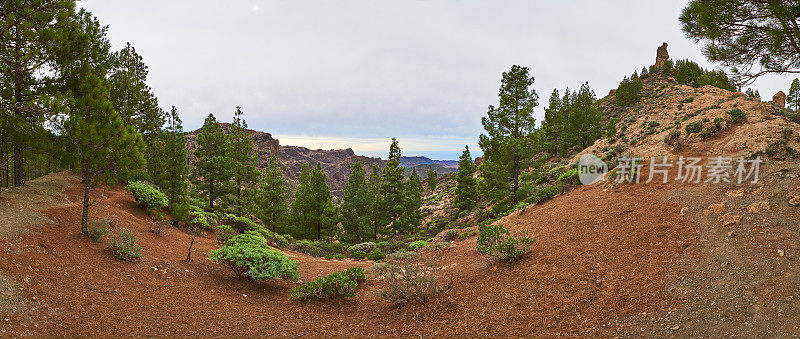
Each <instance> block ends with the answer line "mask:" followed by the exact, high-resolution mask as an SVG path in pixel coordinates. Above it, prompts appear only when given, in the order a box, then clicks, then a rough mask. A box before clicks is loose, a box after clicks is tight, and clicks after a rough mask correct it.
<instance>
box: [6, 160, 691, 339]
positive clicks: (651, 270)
mask: <svg viewBox="0 0 800 339" xmlns="http://www.w3.org/2000/svg"><path fill="white" fill-rule="evenodd" d="M54 177H58V178H61V180H68V179H67V178H69V174H66V173H61V174H54V175H50V176H48V177H45V178H42V179H38V180H37V182H39V181H47V180H53V178H54ZM69 180H72V179H69ZM55 181H59V180H55ZM604 190H605V191H604ZM80 193H81V191H80V189H79V188H78V186H77V185H72V186H71V188H69V189H68V190H67V192H66V196H67V199H69V201H70V203H69V204H67V205H63V204H59V205H53V206H52V207H51V208H49V209H47V210H46V211H45V212H44V215H46V216H47V217H48V218H50V219H51V220H53V223H46V224H43V225H41V227H40V228H37V229H35V230H34V231H32V233H29V234H27V235H25V236H22V237H19V238H18V239H19V241H18V243H17V244H16V245H11V242H10V241H9V240H11V239H6V240H5V243H6V244H7V245H6V248H9V246H11V247H12V248H14V249H15V250H6V251H4V252H3V253H2V254H0V268H1V270H2V274H4V275H6V276H8V277H10V278H11V279H13V280H14V281H15V283H16V284H18V286H19V288H18V292H19V293H20V294H21V295H22V296H23V297H24V300H25V301H26V302H28V303H30V304H31V305H32V306H31V307H30V308H27V309H25V310H20V311H15V312H14V311H12V312H9V311H7V310H2V312H3V313H2V315H1V316H2V320H0V321H3V322H2V323H3V326H2V327H0V331H3V332H2V333H3V334H4V335H13V336H34V337H40V336H53V335H57V336H103V337H104V336H130V335H138V336H165V335H181V336H187V335H203V336H224V335H239V336H245V335H250V336H252V335H264V336H275V337H296V336H313V337H319V336H331V335H339V336H344V335H355V336H380V337H390V336H391V337H395V336H419V335H436V336H453V335H459V334H471V335H490V336H530V335H536V336H553V335H577V336H586V335H589V336H606V335H612V334H620V333H629V332H630V331H631V330H632V327H631V326H630V325H629V324H630V323H631V320H630V319H631V317H635V316H636V315H637V314H640V312H643V311H644V310H647V309H649V308H650V307H653V305H672V304H673V303H676V302H678V301H676V300H675V296H672V295H665V294H664V293H662V291H663V290H665V289H667V288H668V284H669V283H670V280H669V277H670V274H669V272H670V270H671V269H673V268H674V267H675V265H676V264H677V263H679V262H678V260H679V258H682V257H683V256H684V255H685V251H686V248H687V246H690V243H689V242H688V241H689V239H691V231H690V226H689V222H688V220H687V219H684V218H682V217H681V216H680V215H679V211H680V205H679V204H676V203H674V202H671V201H669V200H666V199H665V198H664V195H663V194H662V193H661V190H659V189H655V190H654V189H652V188H651V187H643V186H622V187H617V188H615V189H613V190H606V188H604V187H602V186H592V187H581V188H578V189H575V190H573V191H571V192H567V193H565V194H563V195H561V196H559V197H557V198H555V199H553V200H550V201H548V202H546V203H544V204H541V205H537V206H533V207H531V208H529V210H528V211H526V212H524V213H523V214H521V215H516V216H510V217H508V218H507V219H506V220H504V222H506V223H507V224H508V225H509V227H510V228H511V229H512V230H514V231H523V230H524V231H528V232H530V233H531V235H533V236H534V237H536V238H537V241H538V243H537V244H536V246H535V248H534V250H533V252H532V253H531V254H530V255H528V256H527V257H524V258H523V259H521V260H520V261H517V262H515V263H513V264H502V263H498V262H496V261H492V260H489V259H488V258H485V257H481V256H480V255H478V253H477V252H476V251H475V247H474V246H475V238H474V237H473V238H470V239H467V240H464V241H459V242H455V243H454V245H453V246H452V247H451V248H450V249H448V250H447V251H446V252H445V253H444V255H443V257H442V263H441V265H442V266H444V267H445V269H444V270H445V271H446V272H447V273H450V274H452V276H453V281H454V285H455V287H454V289H453V290H452V291H451V292H450V293H449V294H447V295H445V296H443V297H442V298H440V299H438V300H436V301H434V302H432V303H429V304H424V305H420V304H408V305H393V304H391V303H388V302H386V301H383V300H381V299H379V298H378V297H376V296H375V295H374V292H375V291H376V290H377V289H378V288H380V285H381V283H380V282H378V281H375V280H370V281H368V282H367V283H366V284H364V285H362V287H360V289H359V291H358V296H357V297H356V298H355V299H354V300H346V301H343V300H328V301H325V302H296V301H289V300H288V297H287V292H288V289H289V288H291V287H293V286H295V283H293V282H287V281H270V282H264V283H257V284H253V283H248V282H246V281H243V280H240V279H236V278H235V277H234V276H233V275H232V273H231V272H229V271H227V269H226V268H225V267H223V266H222V265H218V264H216V263H213V262H211V261H209V260H208V259H207V258H206V255H205V253H207V252H208V251H209V250H211V249H214V248H216V247H217V245H216V242H215V241H214V240H213V239H212V238H213V236H210V237H208V238H198V240H197V241H196V243H195V249H196V251H195V253H194V259H195V260H194V261H193V262H191V263H187V262H186V261H185V257H186V250H187V247H188V243H189V241H190V236H189V235H187V234H185V233H184V232H182V231H180V230H171V232H170V233H169V234H167V235H166V236H163V237H160V236H156V235H153V234H152V233H149V232H148V231H147V228H148V225H149V223H150V222H151V220H150V219H149V218H148V216H147V215H146V214H145V213H144V211H142V210H141V209H140V208H138V207H137V206H136V205H135V203H134V202H133V199H132V198H131V197H130V195H129V193H127V192H126V191H125V190H123V189H121V188H113V189H109V190H106V191H102V190H99V191H98V194H97V196H96V199H98V205H97V208H96V210H95V211H94V212H93V213H94V214H93V215H94V217H96V218H101V217H107V218H110V219H111V220H112V222H113V224H114V226H115V227H127V228H129V229H131V230H132V231H133V232H134V233H135V234H136V236H137V238H138V239H139V243H140V245H141V246H142V247H143V248H144V257H143V259H142V260H141V261H140V262H137V263H128V262H123V261H119V260H116V259H114V258H113V256H111V255H110V254H109V253H108V252H107V251H105V250H104V249H105V245H103V244H99V243H94V242H91V241H90V240H88V239H86V238H83V237H81V236H80V235H79V231H78V230H79V227H78V222H79V218H80V206H79V204H78V203H77V202H78V196H79V194H80ZM9 196H10V195H9ZM9 203H10V202H9V201H3V205H0V209H6V208H8V206H9V205H8V204H9ZM43 207H46V206H43ZM621 216H624V217H625V219H622V218H621ZM623 220H624V221H623ZM31 226H37V225H31ZM289 254H290V255H291V256H293V257H295V258H296V259H297V260H299V261H300V271H301V272H300V275H301V279H303V280H308V279H310V278H313V277H316V276H319V275H322V274H327V273H330V272H333V271H337V270H341V269H344V268H346V267H350V266H354V265H362V266H365V265H368V263H366V262H357V261H333V260H331V261H329V260H324V259H320V258H313V257H308V256H305V255H302V254H298V253H291V252H290V253H289ZM5 319H8V320H7V321H6V320H5ZM648 323H650V322H648ZM670 326H671V324H670Z"/></svg>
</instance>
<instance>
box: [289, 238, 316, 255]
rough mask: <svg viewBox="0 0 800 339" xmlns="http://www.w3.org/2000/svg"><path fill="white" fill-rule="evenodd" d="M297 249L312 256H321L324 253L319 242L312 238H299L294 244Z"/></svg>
mask: <svg viewBox="0 0 800 339" xmlns="http://www.w3.org/2000/svg"><path fill="white" fill-rule="evenodd" d="M293 248H294V250H295V251H298V252H301V253H305V254H308V255H311V256H315V257H319V256H321V255H322V249H320V248H319V243H317V242H314V241H311V240H305V239H303V240H298V241H297V242H296V243H295V244H294V246H293Z"/></svg>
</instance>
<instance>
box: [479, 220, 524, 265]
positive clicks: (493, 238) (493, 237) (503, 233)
mask: <svg viewBox="0 0 800 339" xmlns="http://www.w3.org/2000/svg"><path fill="white" fill-rule="evenodd" d="M479 232H480V235H479V236H478V242H477V244H476V247H477V249H478V252H480V253H483V254H488V255H491V256H494V257H498V258H500V259H503V260H508V261H514V260H517V259H519V258H520V257H522V256H523V255H524V254H525V253H527V252H528V250H530V247H531V245H533V243H534V240H533V239H530V238H528V237H525V236H521V237H514V236H511V234H510V233H509V231H508V229H507V228H505V227H504V226H503V225H500V224H493V225H483V226H481V227H480V228H479Z"/></svg>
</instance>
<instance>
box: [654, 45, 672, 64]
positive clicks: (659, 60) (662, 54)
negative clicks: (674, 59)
mask: <svg viewBox="0 0 800 339" xmlns="http://www.w3.org/2000/svg"><path fill="white" fill-rule="evenodd" d="M668 59H669V52H667V43H666V42H665V43H663V44H661V46H659V47H658V50H656V63H655V65H654V66H655V67H661V66H663V65H664V62H665V61H667V60H668Z"/></svg>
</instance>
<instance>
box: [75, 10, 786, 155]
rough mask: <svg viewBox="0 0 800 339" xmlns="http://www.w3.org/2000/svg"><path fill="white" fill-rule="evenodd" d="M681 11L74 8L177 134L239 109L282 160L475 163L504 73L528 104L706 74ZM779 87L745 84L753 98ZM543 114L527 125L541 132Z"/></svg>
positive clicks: (771, 81) (782, 86) (775, 80)
mask: <svg viewBox="0 0 800 339" xmlns="http://www.w3.org/2000/svg"><path fill="white" fill-rule="evenodd" d="M685 4H686V1H641V0H630V1H602V2H601V1H570V0H565V1H530V0H528V1H502V0H491V1H489V0H484V1H466V0H461V1H458V0H453V1H423V0H394V1H389V0H386V1H379V0H363V1H351V0H340V1H304V0H293V1H288V0H286V1H262V0H246V1H245V0H241V1H240V0H226V1H218V0H215V1H206V0H169V1H164V0H136V1H130V0H84V1H81V2H80V5H82V6H83V7H85V8H87V9H88V10H89V11H91V12H93V13H94V14H95V15H96V16H97V17H98V18H99V19H100V21H101V22H102V23H103V24H106V25H109V26H110V28H109V38H110V39H111V42H112V45H113V47H114V48H115V49H119V48H121V47H122V46H124V44H125V43H126V42H131V43H132V44H133V45H134V47H135V48H136V49H137V51H138V52H139V54H141V55H142V57H143V58H144V60H145V62H146V63H147V65H149V67H150V77H149V83H150V85H151V86H152V87H153V90H154V91H155V94H156V95H157V96H158V98H159V101H160V103H161V105H162V107H164V108H168V107H169V106H171V105H175V106H177V107H178V109H179V112H180V113H181V115H182V117H183V120H184V125H185V128H186V129H187V130H194V129H196V128H199V127H200V126H201V125H202V123H203V119H204V118H205V117H206V116H207V115H208V114H209V113H214V115H215V116H217V119H218V120H220V121H230V120H231V116H232V115H233V111H234V109H235V107H236V106H237V105H238V106H242V109H243V111H244V112H245V119H246V120H247V122H248V124H249V126H250V128H253V129H256V130H261V131H265V132H270V133H272V134H273V135H274V136H275V137H277V138H278V139H279V140H280V142H281V144H283V145H297V146H306V147H311V148H345V147H352V148H353V149H354V150H355V151H356V153H358V154H363V155H370V156H382V157H386V153H387V150H388V140H389V138H391V137H397V138H398V139H399V140H400V143H401V148H402V149H403V154H404V155H427V156H429V157H432V158H440V159H455V158H457V157H458V155H459V154H460V153H461V150H463V147H464V144H469V145H470V148H471V149H472V150H473V155H476V154H479V149H478V147H477V140H478V135H479V134H480V133H481V132H482V126H481V123H480V118H481V117H482V116H483V115H485V113H486V108H487V106H488V105H490V104H495V105H496V102H497V90H498V87H499V85H500V78H501V74H502V72H503V71H507V70H508V69H510V67H511V65H514V64H519V65H523V66H528V67H530V68H531V73H532V75H533V76H534V78H535V83H534V89H535V90H536V91H537V93H538V94H539V97H540V103H546V102H547V98H548V97H549V95H550V92H551V91H552V90H553V88H559V90H563V89H564V88H565V87H567V86H569V87H570V88H573V89H575V88H578V87H579V86H580V85H581V84H582V83H583V82H586V81H588V82H589V85H590V86H591V87H592V89H594V90H595V92H596V93H597V95H598V97H602V96H605V95H606V94H607V93H608V91H609V89H612V88H616V86H617V84H618V83H619V81H620V80H621V79H622V77H623V76H625V75H626V74H630V73H632V72H633V71H634V70H640V69H641V68H642V67H643V66H649V65H651V64H653V62H654V60H655V54H656V48H657V47H658V46H659V45H660V44H661V43H662V42H667V43H669V53H670V56H671V57H672V58H673V59H679V58H680V59H682V58H690V59H693V60H695V61H697V62H698V63H700V64H701V65H703V66H705V67H714V66H713V65H711V64H709V63H708V62H707V61H706V60H705V58H704V57H703V55H702V53H701V47H700V46H699V45H695V44H693V43H692V42H691V41H689V40H688V39H686V38H685V37H684V35H683V34H682V33H681V30H680V25H679V23H678V16H679V15H680V11H681V9H682V8H683V6H684V5H685ZM790 82H791V78H790V77H788V76H784V77H778V76H772V77H769V78H765V79H761V80H759V81H758V82H756V83H755V84H754V86H753V87H754V88H756V89H758V90H760V92H761V95H762V98H763V99H765V100H770V99H771V97H772V94H774V93H775V92H776V91H778V90H784V91H785V92H786V89H788V87H789V83H790ZM543 114H544V113H543V109H542V106H541V105H540V106H539V107H537V109H536V113H535V115H536V117H537V120H541V117H542V116H543Z"/></svg>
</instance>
